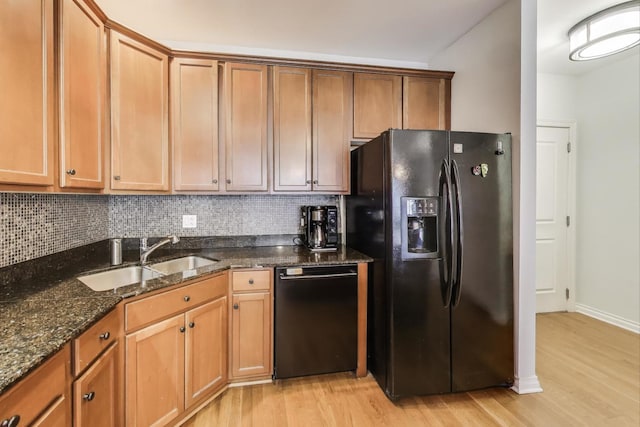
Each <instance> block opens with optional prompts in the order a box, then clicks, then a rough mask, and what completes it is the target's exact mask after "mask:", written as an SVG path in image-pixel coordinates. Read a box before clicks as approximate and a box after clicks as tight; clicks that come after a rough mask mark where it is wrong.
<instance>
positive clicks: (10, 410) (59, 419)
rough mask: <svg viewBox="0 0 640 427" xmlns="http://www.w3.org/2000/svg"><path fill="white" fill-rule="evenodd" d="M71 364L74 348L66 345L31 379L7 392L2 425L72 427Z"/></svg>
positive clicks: (0, 406) (1, 403)
mask: <svg viewBox="0 0 640 427" xmlns="http://www.w3.org/2000/svg"><path fill="white" fill-rule="evenodd" d="M70 362H71V351H70V346H69V345H66V346H65V347H64V348H63V349H62V350H61V351H59V352H58V353H57V354H56V355H54V356H53V357H52V358H51V359H49V360H48V361H46V362H45V363H44V364H43V365H42V366H40V367H39V368H38V369H36V370H35V371H34V372H33V373H31V374H30V375H29V376H28V377H27V378H25V379H24V380H22V381H21V382H20V383H19V384H17V385H16V386H14V387H13V388H11V389H10V390H9V391H8V392H7V393H4V394H3V395H2V396H1V397H0V424H1V425H3V426H4V425H7V426H9V425H12V426H42V427H49V426H52V427H68V426H70V425H71V399H70V389H69V381H70V378H71V369H70V364H71V363H70ZM5 423H6V424H5Z"/></svg>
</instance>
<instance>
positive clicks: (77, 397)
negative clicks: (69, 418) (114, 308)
mask: <svg viewBox="0 0 640 427" xmlns="http://www.w3.org/2000/svg"><path fill="white" fill-rule="evenodd" d="M117 347H118V343H117V342H116V343H114V344H113V345H112V346H111V347H109V349H108V350H107V351H106V352H105V353H104V354H103V355H102V356H100V357H99V358H98V359H96V361H95V362H94V363H93V364H92V365H91V366H90V367H89V369H87V371H86V372H85V373H84V374H82V376H81V377H80V378H78V379H77V380H76V381H75V383H74V384H73V403H74V404H73V418H74V424H73V425H74V426H76V427H80V426H91V427H94V426H95V427H101V426H104V427H117V425H118V422H117V421H118V419H117V412H116V410H117V407H118V404H117V399H118V395H117V388H116V387H117V371H116V366H117V365H116V357H117V354H118V352H117V350H116V349H117Z"/></svg>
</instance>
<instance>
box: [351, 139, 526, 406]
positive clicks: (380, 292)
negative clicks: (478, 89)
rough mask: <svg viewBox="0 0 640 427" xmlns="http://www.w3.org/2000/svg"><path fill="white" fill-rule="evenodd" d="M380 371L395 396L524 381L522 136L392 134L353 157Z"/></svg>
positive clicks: (371, 359) (354, 242)
mask: <svg viewBox="0 0 640 427" xmlns="http://www.w3.org/2000/svg"><path fill="white" fill-rule="evenodd" d="M351 174H352V176H351V195H350V196H347V197H346V200H345V206H346V228H347V244H348V245H349V246H351V247H353V248H354V249H357V250H359V251H361V252H363V253H365V254H367V255H369V256H370V257H372V258H373V259H374V262H372V263H370V264H369V297H368V337H367V338H368V351H367V353H368V354H367V356H368V357H367V362H368V368H369V370H370V371H371V372H372V374H373V376H374V377H375V378H376V380H377V382H378V383H379V385H380V387H381V388H382V389H383V390H384V392H385V393H386V395H387V396H388V397H389V398H391V399H394V400H395V399H397V398H400V397H403V396H412V395H426V394H437V393H448V392H459V391H465V390H473V389H480V388H485V387H491V386H508V385H510V384H512V382H513V372H514V369H513V354H514V348H513V215H512V191H511V188H512V182H511V135H510V134H489V133H471V132H451V131H431V130H428V131H427V130H394V129H391V130H388V131H386V132H384V133H382V134H381V135H380V136H379V137H377V138H375V139H373V140H371V141H369V142H367V143H366V144H364V145H362V146H360V147H358V148H357V149H355V150H353V151H352V153H351Z"/></svg>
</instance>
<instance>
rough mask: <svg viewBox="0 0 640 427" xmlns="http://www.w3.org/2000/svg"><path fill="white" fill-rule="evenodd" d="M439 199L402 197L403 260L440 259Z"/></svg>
mask: <svg viewBox="0 0 640 427" xmlns="http://www.w3.org/2000/svg"><path fill="white" fill-rule="evenodd" d="M439 206H440V200H439V198H438V197H402V198H401V210H402V212H401V213H402V227H401V232H402V259H403V260H411V259H420V258H438V256H439V244H438V240H439V229H440V228H439V225H438V224H439V221H438V217H439Z"/></svg>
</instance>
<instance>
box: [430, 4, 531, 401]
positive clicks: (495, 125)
mask: <svg viewBox="0 0 640 427" xmlns="http://www.w3.org/2000/svg"><path fill="white" fill-rule="evenodd" d="M429 63H430V66H431V68H435V69H446V70H454V71H455V72H456V74H455V76H454V78H453V83H452V94H451V98H452V99H451V110H452V111H451V116H452V122H451V127H452V129H454V130H468V131H486V132H512V134H513V159H514V164H513V177H514V192H513V198H514V267H515V271H514V275H515V285H514V286H515V295H514V299H515V302H514V303H515V328H516V331H515V339H516V343H515V346H516V348H515V360H516V366H515V370H516V372H515V384H514V389H515V390H516V391H518V392H519V393H530V392H536V391H541V388H540V384H539V382H538V378H537V376H536V374H535V157H536V156H535V120H536V117H535V116H536V113H535V102H536V101H535V98H536V88H535V87H536V86H535V85H536V74H535V73H536V1H535V0H510V1H508V2H507V3H505V4H504V5H503V6H501V7H500V8H498V9H496V10H495V11H494V12H493V13H492V14H491V15H489V16H488V17H487V18H486V19H484V20H483V21H482V22H480V23H479V24H478V25H477V26H476V27H474V28H473V29H471V30H470V31H469V32H468V33H467V34H465V35H464V36H463V37H461V38H460V39H459V40H458V41H456V42H455V43H454V44H453V45H451V46H449V47H448V48H447V49H445V50H444V51H443V52H441V53H440V54H438V55H437V56H436V57H435V58H432V60H431V61H430V62H429Z"/></svg>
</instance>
